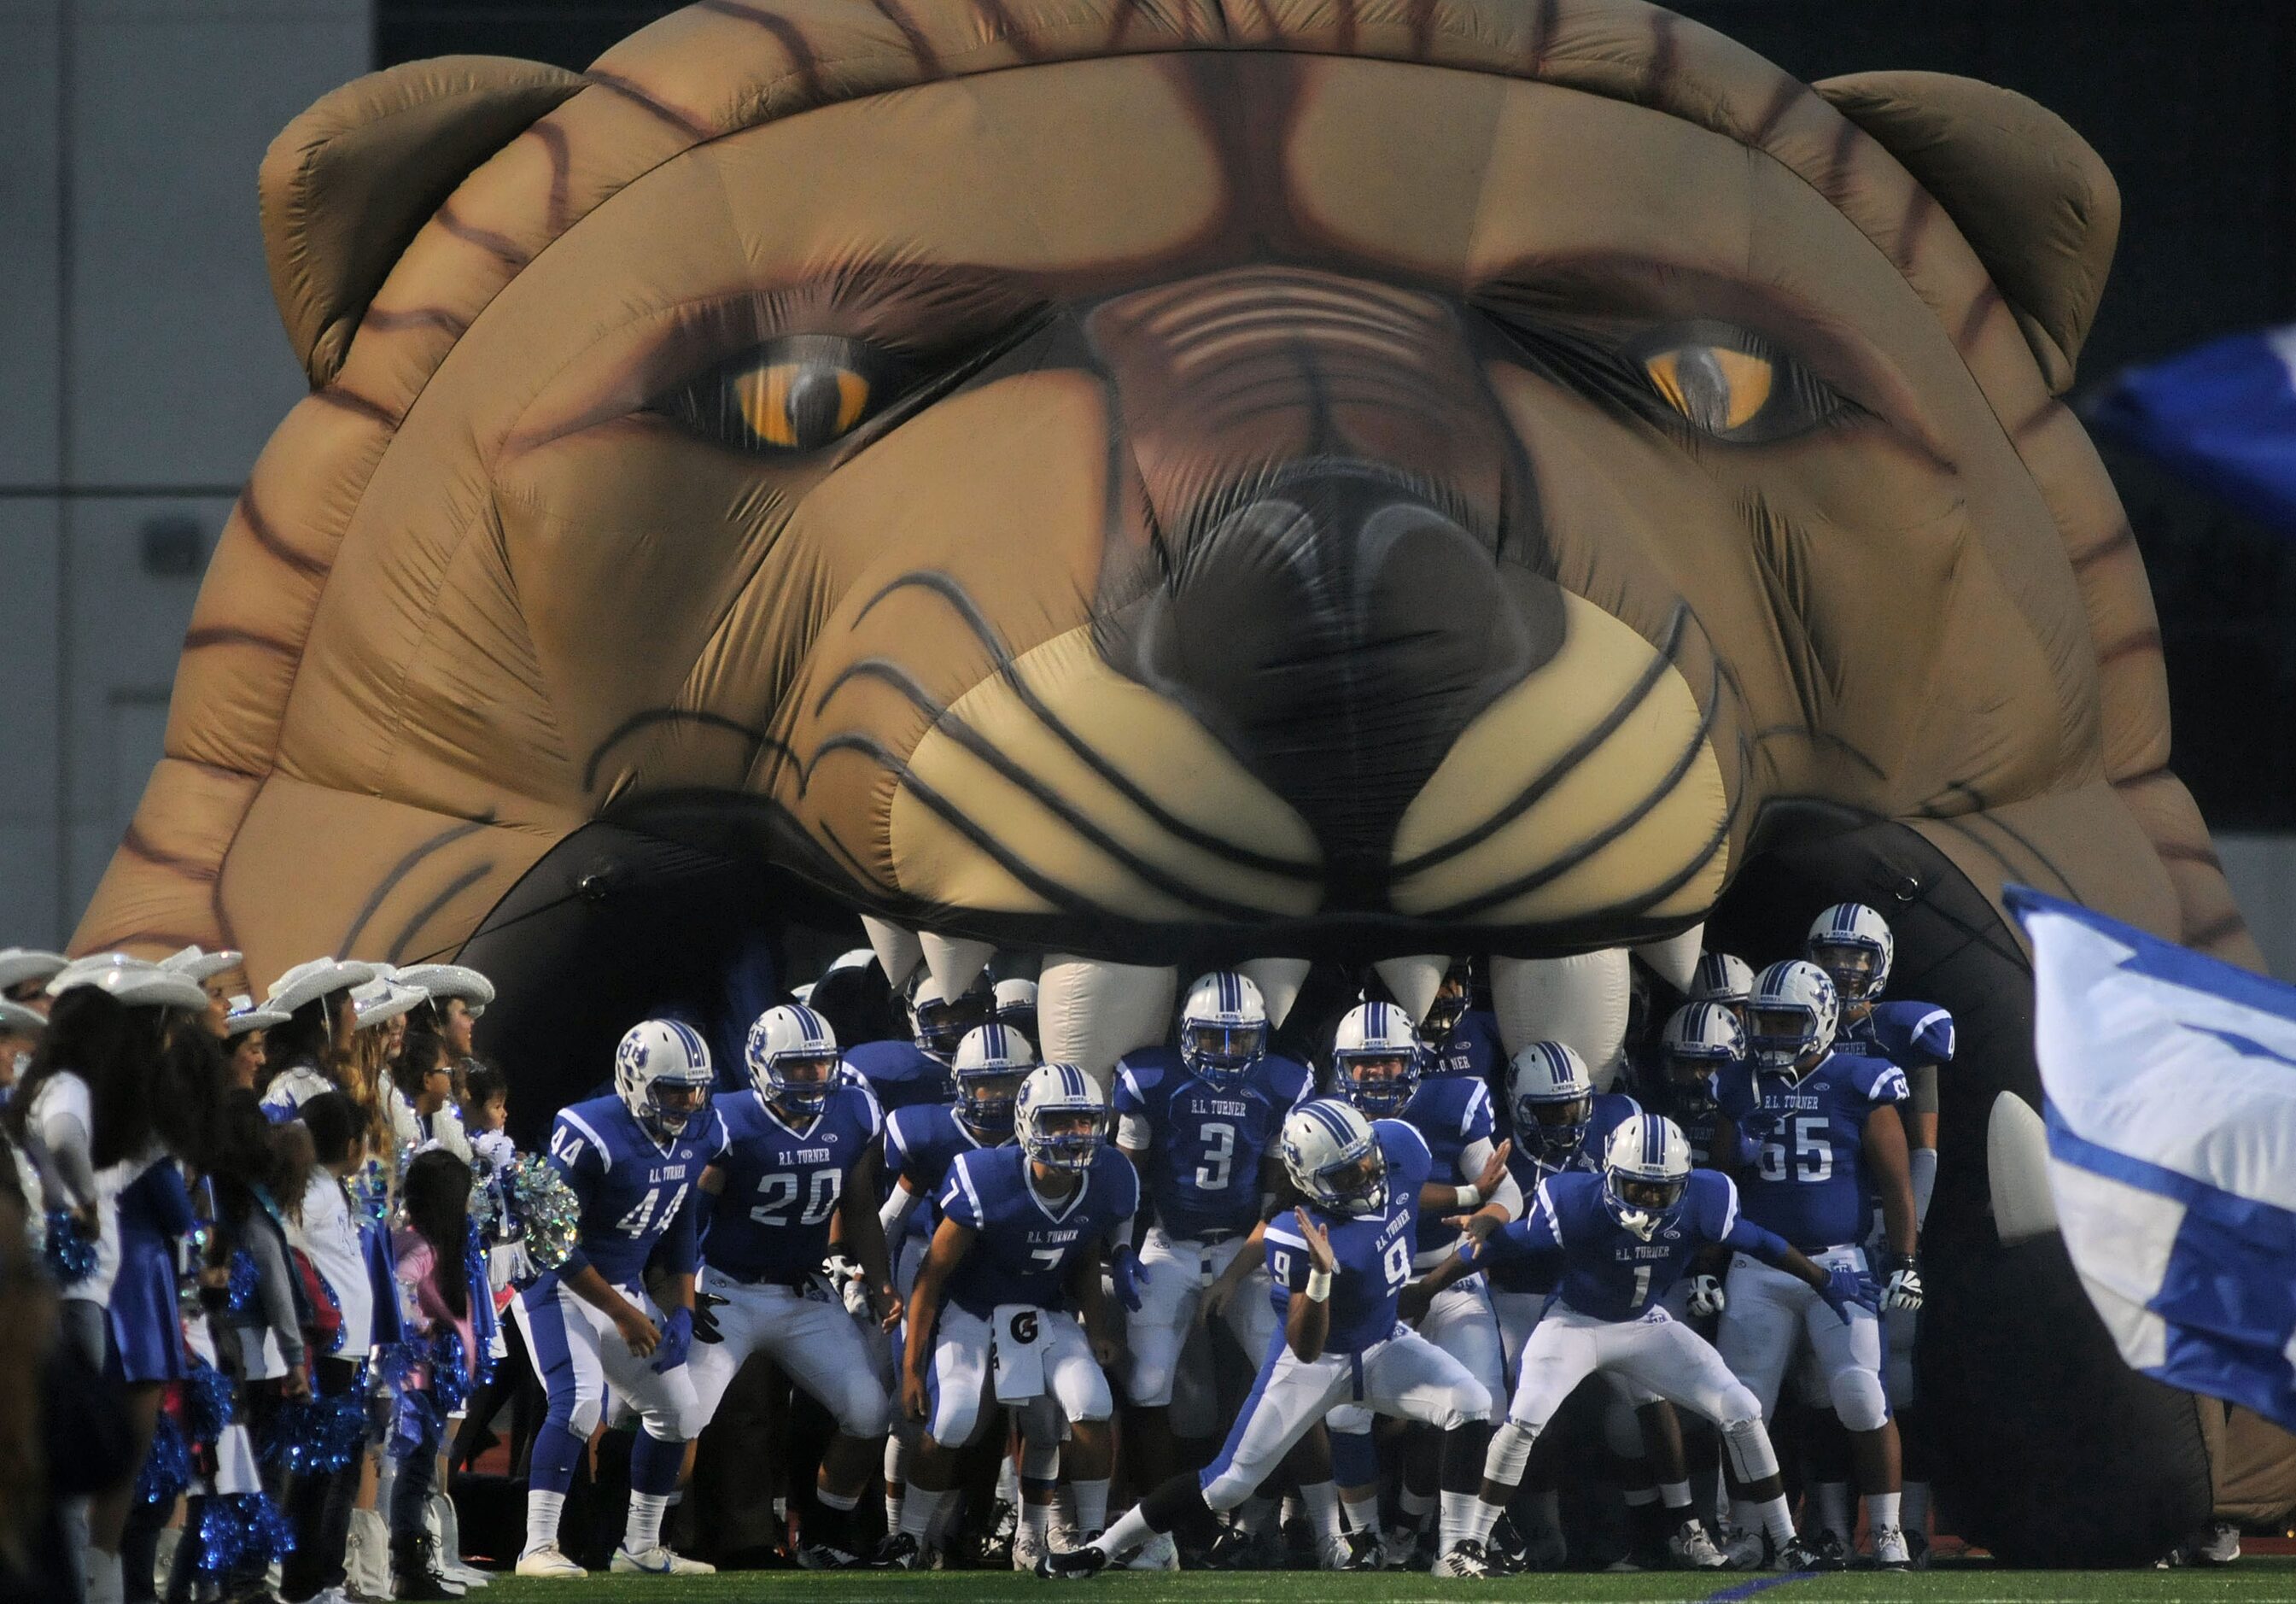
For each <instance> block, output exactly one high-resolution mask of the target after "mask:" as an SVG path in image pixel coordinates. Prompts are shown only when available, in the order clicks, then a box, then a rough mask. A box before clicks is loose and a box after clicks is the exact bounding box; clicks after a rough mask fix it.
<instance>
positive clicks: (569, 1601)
mask: <svg viewBox="0 0 2296 1604" xmlns="http://www.w3.org/2000/svg"><path fill="white" fill-rule="evenodd" d="M470 1596H471V1599H473V1600H481V1601H482V1604H545V1600H547V1604H610V1601H611V1604H635V1601H638V1600H644V1601H646V1604H716V1601H717V1600H725V1601H726V1604H731V1601H732V1600H745V1601H746V1600H787V1601H788V1604H972V1601H973V1600H982V1601H984V1604H988V1601H997V1604H1002V1601H1004V1600H1030V1601H1031V1604H1043V1601H1044V1600H1046V1598H1047V1597H1048V1596H1054V1597H1059V1598H1064V1599H1074V1600H1078V1601H1079V1604H1085V1601H1088V1600H1092V1599H1095V1598H1102V1597H1104V1598H1105V1599H1106V1600H1108V1604H1164V1601H1165V1600H1176V1601H1177V1604H1372V1601H1373V1600H1389V1599H1463V1598H1483V1599H1505V1600H1518V1599H1520V1600H1582V1599H1583V1600H1591V1601H1593V1604H1660V1601H1661V1600H1663V1601H1665V1604H1696V1601H1698V1600H1719V1601H1721V1604H1733V1601H1734V1600H1748V1599H1759V1600H1760V1604H1828V1601H1830V1600H1875V1599H1916V1600H1927V1599H1935V1600H1947V1601H1950V1604H2045V1601H2046V1600H2097V1601H2098V1604H2120V1600H2132V1601H2137V1600H2141V1601H2142V1604H2178V1601H2189V1604H2249V1601H2251V1600H2258V1601H2261V1600H2296V1559H2243V1560H2242V1561H2240V1562H2239V1563H2238V1564H2236V1565H2231V1566H2227V1567H2223V1568H2221V1569H2210V1570H2176V1571H2150V1570H2148V1571H2008V1570H1996V1569H1994V1568H1993V1567H1990V1566H1989V1565H1983V1564H1974V1563H1972V1564H1957V1565H1952V1566H1948V1567H1939V1568H1938V1569H1936V1570H1933V1571H1930V1572H1927V1573H1925V1574H1923V1575H1880V1574H1879V1573H1876V1572H1864V1573H1859V1572H1846V1573H1842V1574H1840V1575H1825V1576H1771V1575H1723V1576H1720V1577H1718V1578H1704V1577H1691V1576H1686V1575H1683V1574H1681V1573H1679V1572H1675V1573H1667V1574H1656V1575H1624V1576H1607V1575H1543V1576H1514V1577H1510V1578H1508V1579H1506V1580H1505V1581H1497V1582H1480V1583H1469V1582H1441V1583H1439V1582H1436V1581H1434V1580H1432V1579H1431V1578H1429V1577H1425V1576H1409V1575H1399V1574H1395V1573H1388V1574H1384V1575H1368V1576H1333V1575H1319V1574H1317V1573H1315V1572H1312V1571H1298V1572H1234V1571H1200V1572H1195V1573H1192V1574H1190V1575H1162V1576H1150V1575H1118V1576H1111V1577H1108V1578H1104V1579H1100V1580H1095V1581H1093V1582H1089V1583H1069V1584H1067V1585H1060V1584H1056V1583H1049V1582H1039V1581H1037V1580H1036V1579H1035V1578H1033V1577H1029V1576H1014V1575H998V1574H996V1573H994V1572H985V1571H966V1572H955V1573H950V1572H941V1573H935V1574H931V1575H916V1576H908V1575H887V1574H885V1573H882V1572H870V1573H865V1574H862V1575H821V1574H818V1573H808V1572H802V1571H750V1572H744V1573H742V1574H739V1575H723V1576H706V1577H701V1578H697V1579H694V1580H692V1581H676V1582H672V1581H658V1580H655V1579H653V1578H651V1577H638V1576H597V1577H594V1578H592V1579H591V1580H589V1581H587V1582H520V1581H517V1580H514V1579H511V1578H504V1579H501V1580H498V1581H496V1583H495V1584H494V1585H493V1586H491V1587H489V1588H488V1589H486V1590H485V1592H483V1593H480V1592H472V1593H471V1595H470Z"/></svg>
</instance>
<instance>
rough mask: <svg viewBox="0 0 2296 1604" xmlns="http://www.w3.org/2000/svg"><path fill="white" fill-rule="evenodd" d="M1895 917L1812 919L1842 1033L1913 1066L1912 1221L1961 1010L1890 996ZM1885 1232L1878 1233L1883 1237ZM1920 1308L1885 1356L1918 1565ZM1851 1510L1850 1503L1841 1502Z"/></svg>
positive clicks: (1814, 950) (1924, 1520)
mask: <svg viewBox="0 0 2296 1604" xmlns="http://www.w3.org/2000/svg"><path fill="white" fill-rule="evenodd" d="M1897 950H1898V942H1897V937H1896V936H1895V935H1894V934H1892V933H1891V931H1890V924H1889V921H1888V920H1886V919H1884V918H1883V917H1882V916H1881V915H1880V914H1878V913H1876V912H1875V911H1874V909H1871V908H1868V907H1866V905H1865V904H1863V903H1860V902H1837V903H1835V904H1834V905H1833V907H1831V908H1829V909H1826V910H1825V912H1824V913H1821V914H1819V915H1818V916H1817V917H1816V919H1815V920H1813V921H1811V924H1810V927H1809V938H1808V958H1809V961H1810V962H1812V963H1814V964H1816V966H1817V967H1819V968H1821V969H1823V970H1825V972H1826V974H1827V975H1828V976H1830V977H1831V978H1832V980H1833V989H1834V992H1835V994H1836V995H1837V996H1838V997H1840V998H1841V1034H1842V1037H1843V1039H1844V1040H1845V1041H1848V1042H1849V1043H1850V1044H1851V1046H1852V1048H1853V1049H1854V1050H1857V1051H1860V1052H1866V1053H1871V1054H1874V1055H1876V1056H1878V1057H1884V1058H1887V1059H1889V1060H1890V1063H1892V1064H1894V1065H1897V1066H1898V1068H1899V1069H1902V1070H1904V1071H1905V1072H1906V1085H1907V1089H1908V1090H1909V1092H1910V1093H1911V1095H1910V1096H1909V1097H1907V1099H1906V1101H1905V1103H1904V1104H1903V1105H1902V1106H1900V1108H1899V1109H1898V1112H1899V1114H1901V1115H1904V1116H1905V1119H1906V1140H1907V1143H1908V1145H1909V1147H1910V1148H1911V1151H1910V1152H1909V1153H1908V1155H1907V1167H1908V1168H1909V1169H1910V1170H1911V1172H1912V1174H1913V1181H1914V1223H1915V1227H1916V1228H1918V1227H1919V1226H1920V1225H1921V1223H1922V1222H1923V1221H1925V1220H1927V1219H1928V1218H1929V1212H1930V1195H1931V1192H1932V1191H1934V1190H1935V1189H1936V1187H1937V1129H1938V1068H1939V1065H1943V1064H1948V1063H1950V1062H1952V1060H1953V1049H1954V1036H1953V1015H1952V1013H1951V1012H1950V1011H1949V1010H1948V1009H1945V1008H1939V1007H1938V1006H1936V1005H1935V1004H1934V1003H1927V1002H1906V1001H1890V1002H1885V1001H1882V991H1883V989H1884V988H1885V987H1887V986H1888V985H1889V983H1890V967H1891V965H1892V964H1893V963H1894V961H1895V960H1896V958H1897ZM1881 1237H1882V1232H1881V1230H1876V1232H1875V1240H1876V1243H1877V1244H1878V1242H1879V1241H1880V1239H1881ZM1919 1319H1920V1316H1919V1313H1918V1312H1916V1311H1915V1310H1913V1309H1907V1308H1891V1309H1885V1310H1883V1311H1882V1337H1883V1345H1884V1348H1885V1350H1886V1354H1887V1358H1886V1362H1885V1363H1884V1365H1883V1367H1882V1382H1883V1384H1884V1385H1885V1386H1887V1387H1888V1388H1889V1393H1890V1408H1891V1409H1892V1410H1893V1411H1896V1412H1897V1416H1898V1436H1899V1439H1900V1441H1901V1442H1902V1443H1903V1444H1904V1449H1905V1470H1906V1476H1905V1487H1906V1491H1905V1508H1904V1510H1903V1516H1904V1520H1905V1532H1906V1541H1907V1545H1908V1547H1909V1548H1910V1549H1911V1551H1913V1554H1914V1560H1915V1565H1916V1566H1922V1565H1925V1564H1926V1563H1927V1559H1928V1553H1929V1524H1930V1477H1929V1468H1928V1467H1929V1462H1930V1457H1931V1455H1930V1445H1929V1437H1928V1434H1927V1433H1926V1431H1924V1429H1923V1420H1922V1414H1921V1410H1920V1407H1919V1401H1918V1400H1917V1399H1916V1397H1915V1387H1914V1341H1915V1335H1916V1331H1917V1324H1916V1322H1917V1321H1918V1320H1919ZM1842 1503H1843V1504H1844V1505H1845V1506H1846V1503H1847V1500H1846V1499H1844V1500H1842Z"/></svg>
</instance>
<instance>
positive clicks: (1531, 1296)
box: [1483, 1041, 1705, 1559]
mask: <svg viewBox="0 0 2296 1604" xmlns="http://www.w3.org/2000/svg"><path fill="white" fill-rule="evenodd" d="M1508 1090H1509V1095H1508V1098H1507V1100H1506V1108H1507V1111H1508V1113H1509V1115H1510V1118H1511V1123H1512V1124H1513V1130H1514V1133H1515V1139H1514V1148H1513V1153H1512V1154H1511V1156H1509V1158H1508V1161H1507V1164H1508V1168H1509V1170H1510V1171H1512V1172H1513V1175H1514V1177H1515V1182H1516V1184H1517V1186H1519V1187H1520V1188H1521V1191H1522V1194H1523V1196H1524V1197H1530V1196H1533V1195H1535V1194H1536V1193H1537V1192H1538V1186H1539V1183H1540V1182H1541V1181H1543V1180H1546V1179H1547V1178H1548V1177H1549V1176H1552V1175H1560V1174H1563V1173H1565V1172H1571V1171H1595V1170H1599V1169H1601V1168H1602V1164H1603V1151H1604V1149H1605V1147H1606V1146H1607V1145H1608V1143H1609V1141H1610V1139H1611V1131H1615V1130H1617V1129H1618V1128H1619V1126H1620V1125H1621V1124H1622V1123H1625V1122H1626V1121H1628V1120H1629V1119H1632V1118H1633V1117H1634V1116H1635V1115H1636V1114H1638V1113H1640V1112H1641V1109H1640V1108H1639V1107H1638V1106H1636V1102H1635V1100H1634V1098H1630V1097H1628V1096H1627V1095H1626V1094H1625V1093H1624V1092H1617V1091H1604V1092H1597V1091H1596V1090H1595V1082H1594V1078H1593V1076H1592V1075H1590V1074H1589V1073H1587V1064H1586V1060H1585V1059H1583V1058H1581V1057H1579V1054H1578V1052H1577V1050H1576V1049H1573V1048H1571V1047H1570V1046H1569V1045H1568V1044H1566V1043H1564V1042H1561V1041H1534V1042H1532V1043H1530V1044H1529V1046H1528V1047H1525V1048H1524V1049H1522V1051H1521V1052H1519V1053H1517V1054H1516V1055H1515V1056H1514V1061H1513V1065H1512V1066H1511V1069H1510V1075H1509V1088H1508ZM1558 1275H1559V1267H1557V1266H1554V1265H1552V1264H1541V1263H1534V1262H1531V1261H1529V1260H1517V1261H1514V1262H1511V1263H1507V1264H1505V1265H1494V1266H1492V1267H1491V1268H1490V1270H1489V1271H1488V1273H1487V1274H1486V1275H1485V1277H1484V1278H1483V1279H1485V1280H1486V1281H1487V1282H1488V1284H1489V1287H1490V1292H1491V1303H1492V1304H1493V1306H1494V1308H1495V1309H1496V1310H1497V1314H1498V1320H1499V1335H1500V1338H1501V1341H1502V1343H1503V1345H1504V1347H1505V1352H1506V1353H1508V1354H1509V1355H1513V1354H1518V1353H1521V1352H1522V1348H1523V1344H1524V1343H1526V1342H1528V1341H1529V1339H1530V1333H1531V1329H1532V1328H1533V1327H1535V1326H1537V1325H1538V1318H1539V1315H1540V1313H1541V1312H1544V1310H1545V1309H1546V1306H1547V1303H1548V1300H1549V1299H1550V1298H1551V1297H1552V1296H1554V1287H1555V1282H1556V1280H1557V1279H1558ZM1610 1379H1611V1384H1612V1390H1613V1393H1614V1394H1615V1395H1614V1396H1613V1397H1612V1399H1611V1408H1610V1411H1609V1415H1608V1418H1607V1419H1606V1427H1605V1429H1606V1435H1607V1438H1608V1442H1609V1446H1610V1448H1611V1452H1612V1454H1613V1455H1614V1456H1615V1457H1616V1458H1617V1460H1618V1461H1619V1465H1620V1485H1622V1487H1623V1488H1624V1490H1625V1495H1626V1500H1627V1504H1628V1509H1629V1511H1646V1513H1644V1514H1637V1515H1636V1516H1635V1520H1636V1526H1637V1527H1638V1530H1637V1531H1636V1546H1637V1547H1638V1548H1641V1549H1644V1550H1656V1549H1662V1548H1663V1547H1665V1545H1667V1543H1668V1542H1669V1540H1670V1539H1679V1537H1680V1535H1681V1527H1682V1523H1681V1522H1680V1521H1679V1520H1677V1521H1675V1522H1674V1523H1673V1526H1674V1528H1675V1529H1674V1530H1672V1531H1667V1530H1662V1529H1656V1528H1655V1527H1654V1526H1653V1525H1652V1522H1653V1521H1654V1519H1655V1518H1656V1517H1657V1516H1658V1514H1659V1512H1660V1501H1661V1493H1662V1491H1663V1492H1665V1493H1671V1491H1672V1490H1673V1489H1674V1488H1675V1487H1677V1485H1679V1484H1680V1483H1681V1482H1682V1480H1683V1477H1684V1474H1685V1472H1684V1470H1683V1468H1682V1450H1681V1442H1682V1431H1681V1427H1680V1425H1679V1423H1678V1422H1677V1420H1676V1419H1675V1418H1674V1411H1673V1409H1672V1407H1671V1406H1670V1405H1669V1404H1668V1403H1667V1402H1665V1400H1663V1399H1662V1398H1660V1397H1659V1396H1658V1394H1655V1393H1652V1392H1650V1391H1648V1390H1647V1389H1640V1388H1636V1387H1634V1386H1629V1385H1628V1383H1627V1382H1626V1381H1625V1380H1624V1378H1620V1377H1616V1376H1613V1377H1611V1378H1610ZM1531 1493H1532V1494H1533V1498H1532V1500H1531V1515H1530V1518H1529V1526H1528V1528H1527V1532H1526V1535H1527V1536H1528V1538H1529V1542H1530V1543H1531V1545H1532V1547H1533V1548H1534V1550H1536V1551H1546V1552H1552V1551H1554V1550H1555V1549H1556V1548H1558V1547H1559V1546H1560V1544H1561V1543H1562V1524H1561V1514H1560V1508H1559V1495H1558V1490H1557V1487H1556V1485H1555V1483H1554V1477H1553V1476H1552V1475H1551V1474H1542V1475H1540V1476H1538V1477H1536V1478H1535V1479H1534V1481H1533V1483H1532V1485H1531ZM1677 1546H1679V1544H1678V1542H1677ZM1704 1553H1705V1551H1704V1550H1703V1549H1694V1550H1693V1551H1692V1552H1691V1557H1692V1558H1693V1559H1702V1557H1703V1555H1704Z"/></svg>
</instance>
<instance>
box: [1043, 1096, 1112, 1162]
mask: <svg viewBox="0 0 2296 1604" xmlns="http://www.w3.org/2000/svg"><path fill="white" fill-rule="evenodd" d="M1114 1117H1115V1116H1114V1115H1112V1114H1111V1113H1110V1111H1109V1110H1108V1109H1107V1108H1105V1107H1083V1106H1075V1105H1055V1106H1052V1107H1049V1108H1045V1107H1039V1108H1037V1109H1035V1110H1033V1111H1032V1112H1031V1113H1030V1115H1029V1122H1028V1124H1027V1127H1026V1128H1025V1129H1023V1130H1022V1131H1021V1147H1024V1148H1026V1149H1027V1151H1028V1155H1029V1157H1030V1158H1031V1159H1034V1160H1035V1161H1036V1162H1037V1163H1038V1164H1043V1165H1044V1166H1045V1167H1046V1169H1048V1170H1066V1171H1070V1172H1078V1171H1083V1170H1088V1169H1090V1168H1091V1167H1092V1160H1093V1156H1094V1155H1095V1153H1097V1152H1099V1151H1100V1149H1101V1148H1103V1147H1106V1146H1107V1145H1108V1133H1109V1128H1110V1124H1111V1121H1112V1120H1113V1119H1114Z"/></svg>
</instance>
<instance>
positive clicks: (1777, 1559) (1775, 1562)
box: [1762, 1536, 1841, 1571]
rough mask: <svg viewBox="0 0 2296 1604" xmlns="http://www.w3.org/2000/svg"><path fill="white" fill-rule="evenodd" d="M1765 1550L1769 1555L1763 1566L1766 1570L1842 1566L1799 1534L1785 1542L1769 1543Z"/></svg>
mask: <svg viewBox="0 0 2296 1604" xmlns="http://www.w3.org/2000/svg"><path fill="white" fill-rule="evenodd" d="M1765 1553H1766V1554H1767V1561H1766V1563H1765V1564H1764V1565H1763V1567H1762V1568H1763V1569H1764V1570H1772V1571H1831V1570H1839V1569H1841V1566H1840V1565H1838V1564H1837V1563H1835V1562H1834V1561H1833V1560H1832V1559H1828V1558H1827V1557H1826V1556H1825V1554H1824V1553H1822V1552H1820V1551H1818V1550H1816V1549H1814V1548H1812V1547H1811V1546H1810V1545H1809V1544H1808V1543H1807V1542H1803V1541H1802V1540H1801V1539H1800V1537H1798V1536H1796V1537H1789V1538H1787V1539H1786V1540H1785V1542H1783V1543H1770V1544H1767V1545H1766V1547H1765Z"/></svg>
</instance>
